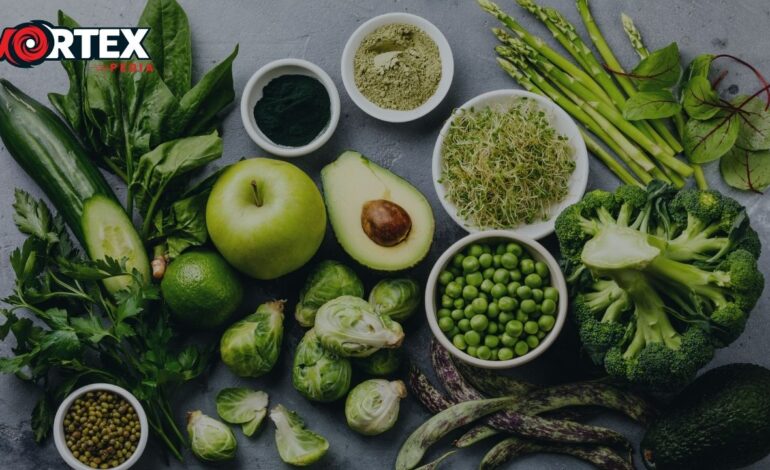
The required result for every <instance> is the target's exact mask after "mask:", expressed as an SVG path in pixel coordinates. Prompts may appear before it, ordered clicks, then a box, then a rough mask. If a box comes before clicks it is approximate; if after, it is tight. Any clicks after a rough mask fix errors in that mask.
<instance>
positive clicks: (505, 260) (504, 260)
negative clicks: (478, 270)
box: [500, 253, 519, 269]
mask: <svg viewBox="0 0 770 470" xmlns="http://www.w3.org/2000/svg"><path fill="white" fill-rule="evenodd" d="M500 264H502V265H503V267H504V268H505V269H513V268H515V267H516V266H518V264H519V258H518V257H516V255H514V254H513V253H506V254H504V255H502V256H501V257H500Z"/></svg>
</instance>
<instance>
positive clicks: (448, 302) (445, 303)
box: [441, 295, 454, 308]
mask: <svg viewBox="0 0 770 470" xmlns="http://www.w3.org/2000/svg"><path fill="white" fill-rule="evenodd" d="M453 305H454V300H452V298H451V297H449V296H448V295H442V296H441V307H442V308H452V306H453Z"/></svg>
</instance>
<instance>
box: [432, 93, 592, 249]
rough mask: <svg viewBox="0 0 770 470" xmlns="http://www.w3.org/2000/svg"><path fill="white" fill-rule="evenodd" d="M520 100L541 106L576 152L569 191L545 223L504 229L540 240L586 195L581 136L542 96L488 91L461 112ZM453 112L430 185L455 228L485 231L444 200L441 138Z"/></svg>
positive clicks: (438, 144) (435, 158)
mask: <svg viewBox="0 0 770 470" xmlns="http://www.w3.org/2000/svg"><path fill="white" fill-rule="evenodd" d="M520 98H529V99H532V100H534V101H536V102H537V103H538V104H540V106H541V107H542V109H543V110H544V111H545V112H546V114H547V115H548V116H549V118H550V121H551V125H553V127H554V129H555V130H556V132H557V133H559V134H561V135H564V136H566V137H567V139H568V140H569V143H570V145H571V146H572V148H573V149H574V150H575V154H574V159H575V171H574V172H573V173H572V176H571V177H570V180H569V192H568V193H567V196H566V197H565V198H564V200H562V201H561V202H560V203H558V204H556V205H554V206H553V207H551V211H550V214H551V216H550V217H549V218H548V219H547V220H543V221H539V222H534V223H531V224H520V225H518V226H516V227H506V230H512V231H514V232H515V233H516V234H518V235H523V236H525V237H530V238H535V239H539V238H543V237H545V236H547V235H550V234H551V233H553V230H554V222H555V220H556V217H557V216H558V215H559V213H561V211H562V210H564V209H565V208H566V207H567V206H569V205H572V204H574V203H576V202H578V201H580V199H581V198H582V197H583V194H584V193H585V190H586V185H587V184H588V152H587V151H586V144H585V141H584V140H583V136H582V134H581V133H580V129H579V128H578V127H577V125H576V124H575V121H573V120H572V118H570V117H569V115H568V114H567V113H566V111H564V110H563V109H561V107H559V106H558V105H557V104H556V103H554V102H553V101H551V100H549V99H548V98H545V97H543V96H540V95H536V94H534V93H530V92H528V91H523V90H513V89H511V90H495V91H490V92H487V93H484V94H482V95H479V96H477V97H475V98H473V99H472V100H470V101H468V102H467V103H465V104H464V105H462V106H461V107H460V109H470V108H476V109H480V108H484V107H486V106H493V107H494V106H502V105H505V103H507V102H514V100H517V99H520ZM456 112H457V111H455V112H453V113H452V116H450V117H449V119H447V121H446V122H445V123H444V127H442V128H441V131H440V132H439V135H438V139H437V140H436V146H435V147H434V148H433V186H434V187H435V188H436V194H437V195H438V198H439V200H440V201H441V205H442V206H444V210H445V211H446V213H447V214H449V217H451V218H452V220H454V221H455V223H457V225H459V226H460V227H462V228H464V229H465V230H467V231H468V232H471V233H473V232H478V231H481V230H487V229H489V227H474V226H473V225H471V224H470V222H468V221H466V220H464V219H462V218H461V217H460V216H459V215H458V214H457V208H456V207H455V206H454V204H452V203H451V202H449V201H448V200H447V197H446V191H445V190H444V186H443V185H442V184H441V183H440V182H439V179H440V178H441V159H442V156H441V152H442V149H443V146H444V139H445V138H446V135H447V133H448V132H449V127H450V125H451V124H452V121H453V119H454V116H455V113H456Z"/></svg>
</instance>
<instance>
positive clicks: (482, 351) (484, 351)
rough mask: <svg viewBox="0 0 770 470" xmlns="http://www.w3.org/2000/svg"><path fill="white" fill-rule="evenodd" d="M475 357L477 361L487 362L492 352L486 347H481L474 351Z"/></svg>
mask: <svg viewBox="0 0 770 470" xmlns="http://www.w3.org/2000/svg"><path fill="white" fill-rule="evenodd" d="M476 355H477V356H478V358H479V359H484V360H488V359H489V358H490V357H492V350H491V349H489V347H488V346H486V345H482V346H479V347H478V349H476Z"/></svg>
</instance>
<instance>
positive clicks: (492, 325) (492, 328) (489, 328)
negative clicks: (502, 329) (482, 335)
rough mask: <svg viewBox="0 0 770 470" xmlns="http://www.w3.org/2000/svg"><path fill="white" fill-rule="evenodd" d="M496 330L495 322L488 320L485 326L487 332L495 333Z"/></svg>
mask: <svg viewBox="0 0 770 470" xmlns="http://www.w3.org/2000/svg"><path fill="white" fill-rule="evenodd" d="M497 332H498V328H497V323H494V322H490V323H489V325H488V326H487V334H490V335H496V334H497Z"/></svg>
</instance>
